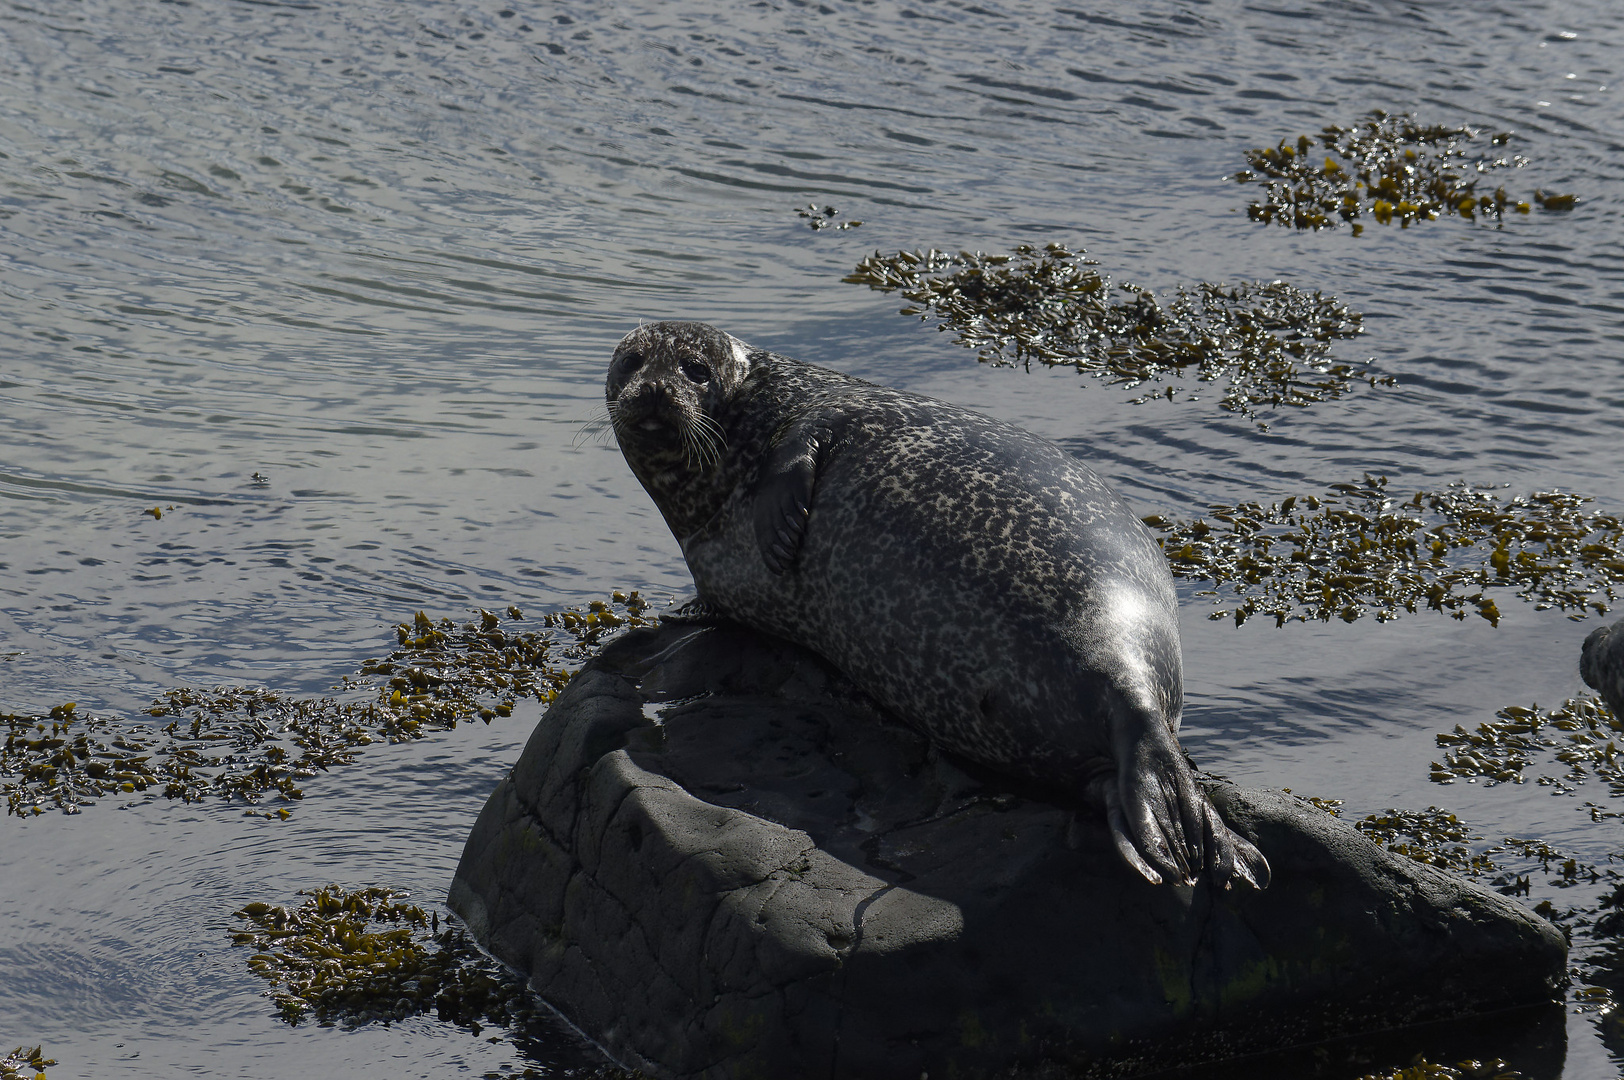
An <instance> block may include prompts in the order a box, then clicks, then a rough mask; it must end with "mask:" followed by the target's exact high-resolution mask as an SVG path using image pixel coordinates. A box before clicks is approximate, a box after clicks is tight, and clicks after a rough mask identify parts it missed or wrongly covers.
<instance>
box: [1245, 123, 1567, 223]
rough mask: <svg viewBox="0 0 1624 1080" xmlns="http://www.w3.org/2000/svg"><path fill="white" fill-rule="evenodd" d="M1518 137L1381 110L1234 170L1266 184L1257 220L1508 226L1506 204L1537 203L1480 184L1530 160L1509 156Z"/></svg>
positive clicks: (1269, 150) (1563, 202)
mask: <svg viewBox="0 0 1624 1080" xmlns="http://www.w3.org/2000/svg"><path fill="white" fill-rule="evenodd" d="M1511 139H1512V135H1511V133H1510V132H1499V133H1495V134H1488V133H1485V132H1484V131H1482V130H1480V129H1477V128H1472V127H1465V126H1462V127H1446V126H1443V125H1439V124H1431V125H1424V124H1421V123H1420V122H1418V121H1417V120H1416V119H1415V118H1414V117H1413V116H1411V115H1410V114H1408V113H1401V114H1398V115H1394V114H1391V113H1387V112H1384V111H1383V110H1381V109H1377V110H1374V111H1373V112H1370V113H1367V114H1365V115H1364V116H1363V117H1361V118H1360V119H1359V120H1358V121H1357V122H1355V124H1354V125H1353V126H1351V127H1338V126H1336V125H1334V124H1333V125H1329V126H1327V127H1325V128H1323V129H1322V130H1321V131H1320V134H1319V136H1318V137H1317V138H1311V137H1310V136H1307V135H1300V136H1298V137H1297V139H1296V140H1295V141H1291V140H1287V139H1281V140H1280V141H1279V143H1277V144H1276V145H1274V146H1272V147H1257V148H1254V149H1252V150H1249V151H1247V154H1246V160H1247V164H1248V165H1250V166H1251V167H1250V168H1249V169H1243V170H1241V171H1240V172H1238V173H1236V174H1235V176H1234V179H1235V180H1236V181H1238V182H1239V183H1242V184H1248V183H1252V182H1253V181H1259V182H1261V183H1262V185H1263V194H1262V198H1261V199H1260V200H1258V201H1254V202H1253V203H1251V204H1250V205H1249V206H1247V208H1246V212H1247V216H1249V217H1250V218H1251V219H1252V220H1253V221H1261V222H1264V223H1271V222H1272V223H1275V224H1279V225H1284V226H1288V227H1291V228H1296V229H1302V230H1313V231H1318V230H1320V229H1329V228H1336V227H1339V226H1340V225H1341V224H1342V223H1343V222H1347V223H1349V224H1350V225H1351V226H1352V231H1353V235H1355V236H1358V235H1360V234H1361V233H1362V232H1363V231H1364V225H1363V223H1362V221H1361V219H1363V218H1365V217H1366V216H1368V217H1370V218H1373V219H1374V220H1375V221H1377V222H1378V223H1380V224H1382V225H1390V224H1392V222H1393V221H1394V220H1397V221H1398V223H1399V227H1400V228H1408V227H1409V226H1410V224H1411V223H1412V222H1416V221H1431V220H1434V219H1436V218H1437V217H1439V216H1440V215H1459V216H1460V217H1463V218H1466V219H1467V220H1472V221H1483V222H1489V221H1492V222H1494V223H1495V226H1496V227H1500V226H1501V225H1502V224H1503V222H1504V219H1505V215H1506V212H1507V211H1508V210H1510V211H1513V212H1515V213H1521V214H1526V213H1528V212H1529V209H1530V206H1529V203H1528V202H1526V201H1516V200H1513V199H1512V198H1511V197H1509V196H1508V195H1507V194H1506V189H1505V187H1504V186H1503V185H1502V186H1500V187H1497V188H1496V189H1495V191H1494V193H1493V194H1492V195H1486V194H1479V193H1478V191H1477V185H1478V182H1479V180H1480V179H1481V178H1482V177H1483V176H1484V175H1485V174H1488V173H1493V172H1498V171H1500V170H1504V169H1516V168H1520V167H1522V166H1523V165H1525V164H1527V161H1528V159H1527V158H1524V157H1521V156H1518V155H1512V156H1510V157H1507V156H1506V155H1505V153H1504V151H1503V149H1502V148H1504V147H1505V146H1506V145H1507V144H1508V143H1510V141H1511ZM1534 201H1536V202H1537V203H1539V205H1540V206H1541V207H1543V208H1545V209H1547V210H1568V209H1572V207H1573V205H1574V203H1575V202H1577V198H1576V197H1575V196H1573V195H1547V194H1546V193H1545V192H1544V191H1537V192H1535V195H1534Z"/></svg>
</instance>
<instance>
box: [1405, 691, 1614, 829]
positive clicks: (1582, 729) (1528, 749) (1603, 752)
mask: <svg viewBox="0 0 1624 1080" xmlns="http://www.w3.org/2000/svg"><path fill="white" fill-rule="evenodd" d="M1494 717H1495V718H1494V719H1493V720H1491V721H1489V722H1487V723H1483V724H1479V725H1478V726H1477V730H1476V731H1468V730H1466V728H1465V727H1463V726H1462V725H1460V724H1456V725H1455V730H1454V731H1449V732H1442V733H1440V734H1439V735H1438V736H1437V741H1438V746H1439V747H1440V748H1442V749H1444V750H1445V751H1447V752H1446V753H1445V754H1444V760H1443V761H1442V762H1437V761H1434V762H1433V763H1432V779H1433V781H1434V782H1436V783H1440V784H1450V783H1453V782H1454V781H1456V780H1461V779H1464V780H1479V779H1481V780H1483V781H1484V784H1485V786H1492V785H1494V784H1506V783H1509V784H1521V783H1523V782H1525V781H1526V780H1527V776H1526V770H1527V769H1528V767H1529V766H1530V765H1532V764H1533V762H1534V759H1535V758H1536V757H1545V758H1549V759H1550V760H1551V761H1553V762H1554V763H1556V764H1559V765H1563V766H1566V769H1565V770H1564V771H1563V772H1561V773H1560V774H1559V775H1551V774H1549V773H1542V774H1540V775H1539V776H1537V777H1535V779H1534V782H1535V783H1536V784H1538V785H1540V786H1542V787H1549V788H1553V789H1554V790H1556V791H1558V792H1561V793H1564V794H1567V793H1571V792H1573V791H1574V790H1575V789H1576V788H1577V787H1578V786H1579V785H1580V784H1583V783H1584V782H1585V780H1586V779H1587V778H1588V777H1591V776H1594V777H1595V778H1596V779H1597V780H1599V781H1601V782H1602V783H1603V784H1606V785H1607V789H1608V792H1609V794H1611V795H1612V796H1613V797H1614V798H1624V752H1621V751H1620V747H1619V743H1620V742H1624V721H1620V719H1619V718H1618V717H1617V716H1615V715H1614V714H1613V711H1612V710H1611V709H1609V708H1608V707H1607V705H1606V703H1604V702H1603V701H1602V700H1601V699H1600V698H1595V697H1582V698H1568V699H1567V700H1566V701H1564V702H1563V703H1562V704H1561V705H1560V706H1558V707H1557V708H1555V709H1541V708H1540V707H1539V706H1538V704H1534V705H1530V706H1522V705H1508V706H1507V707H1506V708H1503V709H1501V710H1500V711H1499V712H1497V713H1495V714H1494ZM1586 806H1587V808H1588V809H1589V810H1590V812H1591V816H1592V818H1593V819H1595V820H1598V821H1599V820H1602V819H1603V817H1616V816H1617V815H1616V814H1615V813H1611V812H1608V811H1606V810H1604V809H1603V808H1602V807H1600V806H1597V805H1596V804H1594V803H1588V804H1586Z"/></svg>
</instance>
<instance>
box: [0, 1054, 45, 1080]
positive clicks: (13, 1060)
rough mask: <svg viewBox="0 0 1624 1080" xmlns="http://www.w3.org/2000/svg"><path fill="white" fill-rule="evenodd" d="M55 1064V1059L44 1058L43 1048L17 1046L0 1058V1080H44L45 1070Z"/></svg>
mask: <svg viewBox="0 0 1624 1080" xmlns="http://www.w3.org/2000/svg"><path fill="white" fill-rule="evenodd" d="M55 1064H56V1059H55V1058H48V1057H46V1056H45V1054H44V1051H43V1048H41V1047H38V1046H36V1047H34V1048H33V1049H32V1050H30V1049H28V1048H27V1047H26V1046H19V1047H17V1049H15V1050H13V1051H12V1052H11V1053H9V1054H7V1055H6V1056H5V1057H3V1058H0V1080H46V1078H45V1070H46V1069H48V1068H50V1067H51V1066H52V1065H55Z"/></svg>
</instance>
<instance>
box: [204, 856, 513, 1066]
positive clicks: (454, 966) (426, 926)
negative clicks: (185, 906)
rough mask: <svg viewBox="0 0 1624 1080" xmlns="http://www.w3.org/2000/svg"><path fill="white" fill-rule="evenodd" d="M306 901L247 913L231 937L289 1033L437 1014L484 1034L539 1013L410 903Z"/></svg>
mask: <svg viewBox="0 0 1624 1080" xmlns="http://www.w3.org/2000/svg"><path fill="white" fill-rule="evenodd" d="M299 895H301V896H304V897H307V899H306V900H305V901H304V902H302V903H301V904H299V905H298V906H297V907H282V906H279V905H275V904H265V903H253V904H248V905H246V906H244V907H243V908H242V909H240V910H239V911H237V912H236V916H237V918H239V919H241V920H243V921H244V922H245V923H247V924H248V929H246V930H243V931H239V932H237V933H234V934H232V943H233V944H236V945H243V946H251V947H253V948H254V949H255V950H256V952H255V953H254V955H253V956H252V957H251V958H250V959H249V961H248V968H249V970H250V971H252V972H254V974H256V975H258V976H260V977H261V978H263V979H265V980H267V981H268V982H270V983H272V984H273V989H271V990H270V991H267V993H268V995H269V996H270V997H271V998H272V1000H273V1001H275V1003H276V1007H277V1011H278V1013H279V1014H280V1015H281V1017H282V1019H283V1020H285V1021H287V1022H288V1023H289V1024H298V1023H299V1022H300V1021H301V1020H303V1019H304V1018H305V1016H306V1014H307V1013H308V1014H309V1015H310V1016H312V1017H313V1018H314V1019H315V1021H316V1022H317V1023H318V1024H321V1025H324V1026H330V1025H334V1024H341V1025H343V1026H345V1027H348V1028H354V1027H359V1026H361V1025H363V1024H368V1023H372V1022H375V1021H376V1022H382V1023H384V1024H389V1023H391V1022H393V1021H396V1020H404V1019H406V1018H407V1017H410V1016H418V1015H421V1014H423V1013H427V1012H430V1011H433V1012H435V1013H436V1014H437V1015H438V1016H439V1018H440V1019H441V1020H443V1021H447V1022H450V1023H455V1024H459V1025H461V1026H463V1027H467V1028H469V1029H471V1030H472V1031H473V1032H474V1033H475V1034H478V1033H479V1031H480V1029H481V1027H482V1026H483V1025H485V1024H498V1025H502V1026H511V1025H514V1024H518V1023H522V1022H523V1021H525V1020H527V1019H531V1018H533V1017H534V1016H536V1015H538V1013H539V1010H538V1006H537V1005H536V1003H535V1002H534V1000H533V999H532V997H531V995H530V993H529V991H528V990H527V989H526V988H525V985H524V981H523V979H521V978H520V977H519V976H517V975H515V974H513V973H512V972H510V971H509V970H507V969H506V968H504V967H503V966H502V965H500V964H498V963H497V962H496V961H494V960H492V959H490V958H489V957H487V956H486V955H485V954H484V953H482V952H480V951H479V949H478V947H477V946H475V945H474V944H473V942H472V941H470V940H469V938H468V935H467V933H466V932H465V931H464V930H463V929H462V926H461V925H460V924H451V923H450V921H449V920H448V925H447V926H446V928H445V929H444V930H441V929H440V917H439V914H438V913H434V914H431V913H429V912H428V911H425V910H424V909H423V908H421V907H418V906H417V905H416V904H412V903H408V902H407V901H406V899H405V897H404V895H403V894H399V893H395V892H392V891H390V890H388V889H383V888H376V887H372V888H363V889H355V890H346V889H342V888H340V887H339V886H337V885H329V886H327V887H325V888H322V889H317V890H314V891H310V892H301V893H300V894H299Z"/></svg>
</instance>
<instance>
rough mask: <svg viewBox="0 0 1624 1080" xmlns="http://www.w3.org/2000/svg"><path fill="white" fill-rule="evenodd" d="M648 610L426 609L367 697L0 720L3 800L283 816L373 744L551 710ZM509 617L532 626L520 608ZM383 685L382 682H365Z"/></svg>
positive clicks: (634, 603) (402, 634) (378, 665)
mask: <svg viewBox="0 0 1624 1080" xmlns="http://www.w3.org/2000/svg"><path fill="white" fill-rule="evenodd" d="M647 609H648V601H646V600H644V599H643V598H642V597H641V596H639V595H638V594H637V593H635V592H633V593H630V594H626V593H619V592H617V593H615V594H614V595H613V596H612V597H611V599H610V600H609V601H607V602H606V601H601V600H595V601H592V602H591V603H590V604H588V605H587V606H586V607H585V608H583V609H566V610H564V611H559V612H551V613H548V614H547V615H546V616H544V617H543V618H542V620H541V627H540V629H537V630H528V631H518V632H515V631H513V630H512V629H511V628H506V629H505V628H504V627H503V625H502V620H501V619H500V618H499V617H498V616H496V615H495V614H493V613H491V612H489V611H483V610H482V611H481V612H480V613H479V614H480V617H479V621H478V622H472V621H470V622H465V623H462V624H458V623H456V622H454V621H453V620H451V619H441V620H439V621H438V622H436V621H435V620H433V619H431V618H429V616H428V615H426V614H424V613H422V612H418V613H417V615H416V616H415V617H414V618H413V620H412V621H411V622H406V623H401V624H399V625H398V626H396V627H395V636H396V638H397V640H398V643H399V648H397V649H396V650H395V651H394V652H392V653H390V654H389V655H388V656H387V657H385V658H383V659H376V660H368V661H367V662H366V663H364V664H362V665H361V674H362V676H363V678H362V679H359V680H358V679H354V678H346V680H345V683H344V689H345V690H346V691H347V692H349V693H350V694H358V695H364V697H365V698H367V699H370V700H349V701H342V700H339V699H338V698H333V697H323V698H299V697H290V696H284V695H280V694H277V693H275V692H273V691H270V690H267V689H264V688H261V687H245V686H232V687H223V686H222V687H215V688H213V689H210V690H200V689H197V688H193V687H180V688H176V689H172V690H169V691H166V692H165V693H164V694H163V695H162V696H161V697H159V698H158V699H156V700H155V701H154V702H153V703H152V705H151V706H150V707H149V708H148V709H147V717H148V719H146V720H144V721H140V722H136V721H129V720H124V719H121V718H107V717H96V716H81V715H79V713H78V705H77V703H76V702H67V703H65V704H62V705H58V706H56V707H55V708H53V709H51V710H50V712H49V713H48V714H43V715H13V714H0V732H3V733H4V736H5V741H4V743H0V795H3V796H4V798H5V801H6V810H7V813H9V814H12V815H16V816H18V817H29V816H33V815H37V814H41V813H43V812H44V811H45V809H46V808H47V807H51V806H54V807H56V808H58V809H61V810H63V811H64V812H67V813H77V812H78V811H79V810H80V809H81V808H82V807H85V806H89V805H94V804H95V802H96V801H97V800H98V799H101V798H105V797H108V796H114V795H120V794H124V795H134V794H138V793H148V792H150V793H153V794H162V795H163V796H164V797H165V798H169V799H179V800H181V801H182V802H188V803H190V802H198V801H200V800H202V799H204V798H208V797H211V796H215V797H220V798H223V799H226V800H229V801H237V802H241V803H245V804H248V805H249V806H250V807H252V806H256V805H258V804H259V803H260V802H261V800H262V799H264V798H267V797H270V798H275V799H277V800H279V801H280V802H281V804H282V805H281V806H279V807H278V808H277V809H276V810H274V811H266V812H264V816H266V817H271V818H280V819H286V818H287V817H288V816H289V813H290V810H289V804H292V803H295V802H297V801H299V800H300V799H302V798H303V797H304V792H303V790H302V788H301V787H300V785H301V783H302V782H303V781H305V780H308V779H309V778H310V777H313V776H315V775H317V774H318V773H320V772H325V771H327V770H330V769H332V768H335V767H338V766H344V765H352V764H354V763H355V761H356V760H357V756H358V754H359V752H360V750H361V749H362V748H363V747H365V746H367V745H369V744H371V743H373V742H377V741H380V740H383V741H388V742H404V741H407V740H412V739H420V738H423V737H425V736H426V735H427V734H429V733H430V732H432V731H437V730H449V729H451V728H454V727H456V726H457V725H458V724H459V723H461V722H463V721H468V720H472V719H474V718H475V717H477V718H479V719H481V720H483V721H484V722H486V723H490V722H491V721H492V720H494V719H495V718H497V717H505V716H510V715H512V712H513V709H514V706H515V705H516V704H517V702H518V700H519V699H520V698H524V697H531V698H534V699H535V700H537V701H539V702H541V703H543V704H546V703H547V702H550V701H551V700H552V699H553V697H554V696H555V695H556V694H557V693H558V691H559V690H560V689H562V687H563V686H564V684H565V683H566V682H568V681H569V678H570V675H571V673H572V671H573V670H574V669H575V668H576V667H578V666H579V664H580V663H581V662H583V661H584V660H585V659H586V658H587V657H588V656H590V655H591V654H592V652H594V651H595V650H596V649H597V648H599V647H600V646H601V645H602V643H603V641H604V639H605V638H606V636H608V635H610V634H613V633H615V632H617V631H618V630H621V629H623V628H626V627H629V626H638V625H645V624H647V623H648V622H650V621H651V619H650V618H649V617H647V616H645V614H644V613H645V612H646V611H647ZM508 615H509V618H510V619H512V620H514V621H518V620H520V619H522V618H523V613H522V612H521V611H520V610H519V609H518V608H516V607H514V608H509V609H508ZM376 676H382V677H383V681H381V682H374V681H372V680H371V679H369V678H368V677H376ZM166 719H167V721H168V723H163V721H164V720H166ZM256 812H257V811H255V810H253V809H249V810H247V811H246V813H250V814H253V813H256Z"/></svg>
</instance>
